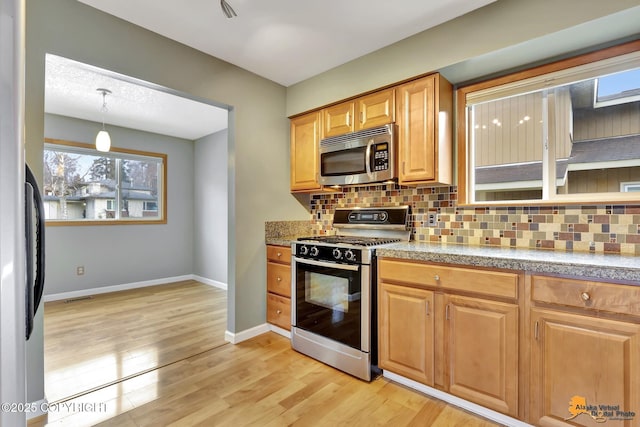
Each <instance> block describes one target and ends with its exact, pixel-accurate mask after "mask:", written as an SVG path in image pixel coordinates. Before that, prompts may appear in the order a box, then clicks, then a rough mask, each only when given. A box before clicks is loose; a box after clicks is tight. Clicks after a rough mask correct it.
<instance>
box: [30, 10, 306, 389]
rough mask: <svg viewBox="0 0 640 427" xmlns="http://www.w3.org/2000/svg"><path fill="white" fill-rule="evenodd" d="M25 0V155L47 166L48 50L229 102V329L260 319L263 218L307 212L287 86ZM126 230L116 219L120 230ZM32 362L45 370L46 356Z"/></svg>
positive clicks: (96, 16) (87, 13) (91, 14)
mask: <svg viewBox="0 0 640 427" xmlns="http://www.w3.org/2000/svg"><path fill="white" fill-rule="evenodd" d="M26 8H27V11H26V13H27V19H26V21H27V30H26V94H25V95H26V105H25V108H26V127H25V134H26V150H27V161H28V162H29V164H30V165H31V166H32V169H34V170H42V148H43V139H44V81H45V54H47V53H52V54H56V55H60V56H63V57H66V58H69V59H73V60H76V61H80V62H83V63H86V64H91V65H95V66H97V67H100V68H104V69H107V70H111V71H114V72H117V73H121V74H124V75H127V76H131V77H134V78H138V79H141V80H144V81H147V82H151V83H154V84H157V85H160V86H163V87H166V88H170V89H174V90H177V91H179V92H182V93H184V94H187V95H189V96H193V97H198V98H202V99H204V100H207V101H210V102H211V103H216V104H217V105H220V106H223V107H224V106H229V108H230V114H229V122H230V128H229V157H228V161H229V175H228V187H229V210H228V230H229V246H228V251H229V257H228V258H229V261H228V280H227V283H228V305H229V310H228V314H227V330H229V331H230V332H232V333H236V332H240V331H244V330H246V329H249V328H252V327H254V326H257V325H260V324H263V323H264V322H265V318H266V289H265V283H266V267H265V257H266V249H265V245H264V222H265V221H276V220H306V219H308V218H309V213H308V211H307V209H306V207H305V206H303V205H302V204H300V203H298V201H297V200H296V198H295V197H293V196H292V195H291V194H290V193H289V135H288V130H289V124H288V120H287V118H286V115H285V92H286V90H285V88H284V87H282V86H280V85H278V84H276V83H274V82H272V81H269V80H266V79H264V78H262V77H259V76H257V75H255V74H253V73H250V72H248V71H246V70H243V69H241V68H238V67H236V66H233V65H231V64H229V63H226V62H224V61H221V60H219V59H216V58H213V57H211V56H209V55H206V54H204V53H202V52H199V51H197V50H195V49H191V48H188V47H186V46H184V45H182V44H180V43H177V42H174V41H171V40H169V39H166V38H164V37H162V36H159V35H158V34H155V33H153V32H151V31H147V30H145V29H142V28H140V27H137V26H135V25H132V24H130V23H127V22H125V21H122V20H120V19H117V18H114V17H113V16H110V15H108V14H105V13H103V12H100V11H98V10H96V9H94V8H91V7H89V6H86V5H84V4H82V3H80V2H78V1H76V0H29V1H27V2H26ZM169 219H170V220H171V213H170V214H169ZM190 220H191V221H193V216H191V218H190ZM86 230H89V229H86ZM126 231H127V230H126V228H125V230H118V228H117V227H112V232H113V233H114V234H116V233H120V232H122V233H124V232H126ZM87 233H89V235H88V237H92V236H91V234H90V232H89V231H87ZM86 237H87V236H85V235H84V234H83V235H81V236H78V238H86ZM114 240H117V239H114ZM152 243H155V242H152ZM172 252H174V253H175V252H176V251H175V250H172ZM176 255H177V256H181V255H180V254H176ZM159 267H160V266H159ZM90 268H92V267H90ZM116 270H117V268H114V269H113V270H112V272H114V274H117V273H116ZM177 270H178V269H177V268H176V271H177ZM162 274H163V275H164V274H165V272H163V273H162ZM145 279H146V278H145ZM32 341H33V340H31V341H30V343H29V345H30V349H29V350H28V351H33V352H34V353H36V352H39V353H40V354H42V342H41V340H40V342H39V345H38V343H35V342H32ZM30 369H31V371H32V372H42V365H40V366H30ZM28 381H29V384H28V390H29V392H30V400H36V399H37V396H43V395H44V386H43V379H42V376H39V378H38V375H35V374H32V375H30V378H29V379H28ZM34 396H36V397H34Z"/></svg>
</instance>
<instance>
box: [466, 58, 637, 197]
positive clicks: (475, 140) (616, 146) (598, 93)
mask: <svg viewBox="0 0 640 427" xmlns="http://www.w3.org/2000/svg"><path fill="white" fill-rule="evenodd" d="M534 74H535V73H534ZM505 81H507V82H506V83H504V82H505ZM463 92H464V97H465V98H464V102H465V104H466V108H465V114H466V124H467V126H466V144H465V146H466V155H465V158H466V168H465V169H466V171H467V176H466V182H463V185H465V186H466V189H467V190H468V191H467V197H466V199H467V202H469V203H478V202H480V203H487V202H489V203H491V202H496V203H504V202H506V201H511V202H513V201H535V200H539V201H556V202H557V201H560V200H563V201H580V202H583V201H589V202H602V201H604V200H609V201H616V200H621V201H622V200H625V201H630V200H632V199H634V198H637V195H636V196H633V195H630V194H629V193H634V192H635V193H637V192H638V189H640V186H639V183H640V52H637V51H636V52H632V53H630V54H627V55H623V56H620V57H612V58H608V59H605V60H602V61H595V62H586V63H585V64H584V65H581V66H577V67H573V68H566V69H561V70H557V71H553V72H550V73H547V74H538V75H535V76H533V77H531V78H529V79H523V80H514V81H511V82H509V81H508V78H503V79H501V80H500V83H499V84H497V85H495V86H492V85H491V82H489V83H486V84H484V85H480V86H479V89H478V90H474V89H473V87H471V88H467V89H463ZM462 119H463V120H464V118H462Z"/></svg>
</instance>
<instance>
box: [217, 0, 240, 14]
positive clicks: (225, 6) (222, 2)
mask: <svg viewBox="0 0 640 427" xmlns="http://www.w3.org/2000/svg"><path fill="white" fill-rule="evenodd" d="M220 7H221V8H222V12H223V13H224V14H225V16H226V17H227V18H233V17H234V16H238V15H237V14H236V11H235V10H233V8H232V7H231V6H230V5H229V3H227V2H226V1H225V0H220Z"/></svg>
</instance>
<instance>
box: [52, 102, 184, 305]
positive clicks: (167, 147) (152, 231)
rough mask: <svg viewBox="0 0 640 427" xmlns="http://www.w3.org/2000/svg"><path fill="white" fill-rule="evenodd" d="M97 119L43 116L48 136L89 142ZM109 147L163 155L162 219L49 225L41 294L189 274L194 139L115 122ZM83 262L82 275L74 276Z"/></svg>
mask: <svg viewBox="0 0 640 427" xmlns="http://www.w3.org/2000/svg"><path fill="white" fill-rule="evenodd" d="M100 128H101V124H99V123H94V122H89V121H84V120H78V119H73V118H69V117H63V116H58V115H52V114H47V115H45V132H44V135H45V137H47V138H54V139H63V140H67V141H75V142H83V143H88V144H91V143H93V141H94V140H95V134H96V133H97V131H98V130H100ZM108 131H109V134H110V135H111V141H112V146H114V147H118V148H129V149H134V150H142V151H152V152H156V153H164V154H166V155H167V166H168V168H167V223H166V224H157V225H155V224H145V225H109V226H107V225H101V226H60V227H58V226H55V227H52V226H49V227H47V239H46V245H47V247H46V254H47V264H46V278H47V281H46V287H45V295H51V294H56V293H61V292H70V291H76V290H84V289H91V288H99V287H102V286H113V285H121V284H127V283H134V282H141V281H146V280H154V279H163V278H167V277H176V276H183V275H187V274H192V273H193V265H194V263H193V259H194V246H193V236H194V223H193V216H194V175H193V163H194V147H193V142H192V141H189V140H185V139H179V138H173V137H170V136H165V135H158V134H153V133H147V132H141V131H137V130H132V129H126V128H120V127H116V126H109V127H108ZM77 266H84V268H85V274H84V275H82V276H78V275H76V267H77Z"/></svg>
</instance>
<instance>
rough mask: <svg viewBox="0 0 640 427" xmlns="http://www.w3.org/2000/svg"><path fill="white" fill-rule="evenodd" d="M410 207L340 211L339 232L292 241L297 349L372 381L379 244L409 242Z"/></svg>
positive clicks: (293, 336)
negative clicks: (377, 252)
mask: <svg viewBox="0 0 640 427" xmlns="http://www.w3.org/2000/svg"><path fill="white" fill-rule="evenodd" d="M408 218H409V207H408V206H400V207H388V208H353V209H336V211H335V214H334V220H333V227H334V228H335V229H336V230H337V234H336V235H335V236H314V237H305V238H301V239H299V240H298V241H297V242H294V243H293V244H292V245H291V254H292V255H291V258H292V259H291V261H292V262H291V266H292V272H291V288H292V293H291V295H292V309H291V311H292V314H291V317H292V328H291V343H292V346H293V348H294V349H295V350H297V351H299V352H301V353H304V354H306V355H308V356H311V357H313V358H315V359H317V360H320V361H321V362H324V363H326V364H328V365H331V366H333V367H335V368H338V369H340V370H342V371H345V372H347V373H349V374H351V375H354V376H356V377H358V378H361V379H363V380H366V381H370V380H371V379H372V378H373V377H374V376H375V374H376V373H377V372H379V370H378V368H377V315H376V313H377V308H376V307H377V304H376V300H377V299H376V247H379V246H380V245H384V244H388V243H392V242H398V241H408V240H409V237H410V231H409V227H408Z"/></svg>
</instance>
